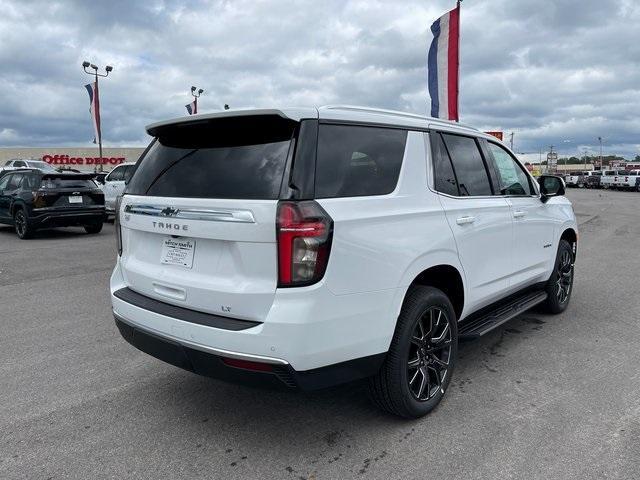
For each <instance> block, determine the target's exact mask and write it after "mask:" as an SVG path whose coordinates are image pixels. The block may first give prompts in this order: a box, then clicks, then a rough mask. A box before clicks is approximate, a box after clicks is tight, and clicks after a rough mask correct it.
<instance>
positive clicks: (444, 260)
mask: <svg viewBox="0 0 640 480" xmlns="http://www.w3.org/2000/svg"><path fill="white" fill-rule="evenodd" d="M147 131H148V133H149V134H150V135H152V136H153V137H155V139H154V140H153V141H152V142H151V144H150V145H149V147H148V148H147V150H146V152H145V153H144V154H143V156H142V157H141V159H140V160H139V161H138V163H137V166H136V170H135V172H134V174H133V176H132V178H131V180H130V182H129V183H128V185H127V188H126V191H125V194H124V195H123V196H122V197H121V198H120V199H119V201H118V204H117V206H116V213H117V216H116V235H117V243H118V257H117V263H116V267H115V270H114V271H113V275H112V277H111V285H110V289H111V301H112V305H113V313H114V316H115V320H116V324H117V326H118V328H119V329H120V332H121V334H122V336H123V337H124V338H125V339H126V340H127V341H128V342H130V343H131V344H132V345H134V346H135V347H137V348H138V349H140V350H142V351H144V352H146V353H148V354H150V355H153V356H154V357H157V358H159V359H161V360H164V361H166V362H169V363H171V364H173V365H176V366H179V367H182V368H184V369H187V370H190V371H193V372H196V373H199V374H203V375H208V376H211V377H215V378H220V379H225V380H240V381H244V382H252V383H263V384H264V383H266V384H278V385H281V386H284V387H287V388H292V389H294V388H299V389H302V390H310V389H316V388H322V387H327V386H330V385H335V384H338V383H343V382H347V381H351V380H356V379H363V378H368V379H369V380H368V381H369V388H370V392H371V396H372V398H373V400H374V401H375V403H377V404H378V405H379V406H381V407H382V408H384V409H385V410H387V411H389V412H392V413H395V414H397V415H401V416H404V417H419V416H421V415H424V414H426V413H427V412H429V411H430V410H431V409H433V408H434V407H435V406H436V405H437V404H438V402H439V401H440V400H441V398H442V397H443V395H444V394H445V392H446V390H447V386H448V385H449V382H450V381H451V376H452V374H453V369H454V366H455V361H456V351H457V345H458V342H459V341H460V340H463V339H471V338H476V337H479V336H481V335H484V334H485V333H487V332H489V331H491V330H492V329H494V328H496V327H498V326H499V325H501V324H503V323H504V322H506V321H508V320H509V319H511V318H513V317H515V316H516V315H518V314H520V313H522V312H524V311H525V310H527V309H529V308H531V307H533V306H535V305H538V304H542V306H543V307H545V308H546V310H547V311H549V312H552V313H559V312H561V311H563V310H564V309H565V308H566V307H567V304H568V302H569V298H570V295H571V289H572V283H573V265H574V258H575V253H576V248H577V238H578V233H577V225H576V220H575V217H574V214H573V210H572V207H571V204H570V202H569V201H568V200H567V199H566V198H565V197H564V196H563V193H564V182H563V181H562V179H560V178H559V177H554V176H543V177H540V179H539V180H538V181H535V180H534V179H533V178H532V177H531V176H530V175H529V173H528V172H527V170H526V169H525V168H524V167H523V166H522V165H521V164H520V162H519V161H518V160H517V159H516V157H515V156H514V155H513V154H512V153H511V152H510V151H509V150H508V149H507V148H506V147H505V146H504V145H503V144H502V143H500V142H498V141H496V139H495V138H493V137H491V136H488V135H485V134H483V133H481V132H480V131H478V130H476V129H474V128H471V127H467V126H463V125H461V124H455V123H450V122H446V121H442V120H438V119H433V118H426V117H421V116H417V115H411V114H406V113H401V112H391V111H384V110H372V109H365V108H358V107H322V108H319V109H273V110H246V111H226V112H221V113H214V114H202V115H195V116H191V117H187V118H179V119H176V120H171V121H166V122H160V123H156V124H153V125H151V126H149V127H148V128H147Z"/></svg>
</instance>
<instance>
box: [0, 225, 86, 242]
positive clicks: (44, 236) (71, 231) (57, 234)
mask: <svg viewBox="0 0 640 480" xmlns="http://www.w3.org/2000/svg"><path fill="white" fill-rule="evenodd" d="M5 235H7V236H9V235H10V236H13V237H15V238H16V240H19V239H18V237H17V235H16V231H15V230H14V228H13V227H11V226H2V227H0V236H2V237H4V236H5ZM79 236H87V233H86V232H85V231H84V229H83V228H82V227H77V228H76V227H70V228H53V229H50V230H48V229H43V230H36V231H35V232H34V233H33V237H31V238H30V239H29V240H25V241H27V242H32V241H34V240H50V239H53V238H75V237H79ZM0 238H1V237H0Z"/></svg>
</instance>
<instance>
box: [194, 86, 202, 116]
mask: <svg viewBox="0 0 640 480" xmlns="http://www.w3.org/2000/svg"><path fill="white" fill-rule="evenodd" d="M196 91H197V93H196ZM202 92H204V90H203V89H201V88H199V89H198V88H196V87H193V86H192V87H191V96H192V97H193V98H194V101H193V102H194V107H195V109H194V112H193V113H198V98H199V97H200V95H202Z"/></svg>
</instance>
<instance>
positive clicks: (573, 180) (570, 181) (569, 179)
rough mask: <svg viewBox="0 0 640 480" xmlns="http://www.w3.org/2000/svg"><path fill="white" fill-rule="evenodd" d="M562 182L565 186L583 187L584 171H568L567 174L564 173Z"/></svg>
mask: <svg viewBox="0 0 640 480" xmlns="http://www.w3.org/2000/svg"><path fill="white" fill-rule="evenodd" d="M564 183H565V184H566V186H567V187H583V186H584V172H570V173H569V175H565V177H564Z"/></svg>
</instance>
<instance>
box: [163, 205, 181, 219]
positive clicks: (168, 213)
mask: <svg viewBox="0 0 640 480" xmlns="http://www.w3.org/2000/svg"><path fill="white" fill-rule="evenodd" d="M177 213H178V209H177V208H172V207H167V208H163V209H162V211H161V212H160V214H161V215H162V216H164V217H175V216H176V214H177Z"/></svg>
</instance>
